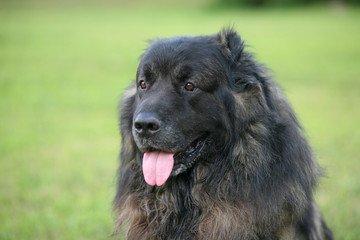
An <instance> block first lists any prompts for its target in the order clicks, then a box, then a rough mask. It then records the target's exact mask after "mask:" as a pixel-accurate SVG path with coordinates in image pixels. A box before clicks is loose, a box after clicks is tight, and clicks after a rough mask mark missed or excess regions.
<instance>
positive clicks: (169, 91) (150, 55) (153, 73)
mask: <svg viewBox="0 0 360 240" xmlns="http://www.w3.org/2000/svg"><path fill="white" fill-rule="evenodd" d="M214 42H215V40H214V39H212V38H211V37H207V38H205V37H181V38H172V39H165V40H160V41H157V42H155V43H154V44H152V45H151V46H150V47H149V48H148V50H147V51H146V52H145V53H144V55H143V56H142V59H141V63H140V65H139V68H138V72H137V79H136V85H137V96H136V104H135V110H134V115H133V126H132V133H133V136H134V139H135V142H136V144H137V147H138V148H139V149H140V151H142V152H144V156H143V162H142V165H143V166H142V167H143V173H144V177H145V180H146V182H147V183H148V184H150V185H159V186H160V185H162V184H164V183H165V181H166V180H167V179H168V178H169V176H170V175H172V176H175V175H178V174H180V173H182V172H185V171H187V170H188V169H190V168H192V167H193V165H194V164H195V163H197V162H198V161H200V160H201V158H203V157H205V156H206V155H208V154H210V153H211V151H214V146H215V143H216V142H217V141H220V138H221V137H222V136H221V133H222V132H223V130H224V128H225V126H224V123H226V120H224V119H223V118H224V116H225V115H226V110H225V109H224V103H223V102H222V101H223V100H222V99H224V95H226V91H227V90H226V89H228V87H226V86H227V85H228V81H227V75H226V70H225V69H224V68H223V63H222V61H223V60H224V59H222V55H221V52H220V50H219V49H218V47H217V46H216V44H214ZM230 95H231V94H230Z"/></svg>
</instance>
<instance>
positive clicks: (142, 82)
mask: <svg viewBox="0 0 360 240" xmlns="http://www.w3.org/2000/svg"><path fill="white" fill-rule="evenodd" d="M139 86H140V87H141V89H145V88H146V83H145V81H144V80H141V81H140V82H139Z"/></svg>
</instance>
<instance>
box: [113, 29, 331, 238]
mask: <svg viewBox="0 0 360 240" xmlns="http://www.w3.org/2000/svg"><path fill="white" fill-rule="evenodd" d="M121 134H122V145H123V146H122V151H121V160H122V161H121V167H120V169H119V182H118V189H117V195H116V197H115V200H114V205H115V211H116V216H117V220H116V222H117V229H118V231H119V232H121V234H126V237H127V239H134V240H139V239H206V240H210V239H332V234H331V231H330V230H329V229H328V228H327V226H326V224H325V222H324V220H323V218H322V216H321V213H320V212H319V209H318V207H317V205H316V203H315V202H314V200H313V194H312V191H313V189H314V187H315V185H316V179H317V177H318V175H319V174H320V170H319V167H318V165H317V163H316V162H315V161H314V157H313V154H312V151H311V149H310V147H309V145H308V143H307V141H306V140H305V138H304V136H303V134H302V129H301V127H300V125H299V123H298V121H297V120H296V117H295V115H294V113H293V111H292V110H291V108H290V106H289V104H288V102H287V101H286V100H285V99H284V97H283V95H282V94H281V92H280V91H279V88H278V86H277V85H276V84H275V83H274V82H273V81H272V80H271V79H270V78H269V76H268V75H267V74H266V71H265V70H264V68H263V66H261V65H259V64H258V63H256V62H255V61H254V59H253V57H252V55H251V54H249V53H248V52H246V51H245V50H244V42H243V41H242V40H241V39H240V37H239V35H238V34H237V33H236V32H235V31H233V30H231V29H228V30H223V31H221V32H220V33H218V34H215V35H210V36H197V37H191V36H184V37H174V38H169V39H160V40H157V41H154V42H153V43H152V44H151V45H150V46H149V47H148V49H147V50H146V52H145V53H144V54H143V55H142V57H141V62H140V65H139V68H138V71H137V77H136V83H135V84H134V85H133V86H132V87H130V88H129V89H128V90H127V91H126V92H125V94H124V98H123V102H122V111H121Z"/></svg>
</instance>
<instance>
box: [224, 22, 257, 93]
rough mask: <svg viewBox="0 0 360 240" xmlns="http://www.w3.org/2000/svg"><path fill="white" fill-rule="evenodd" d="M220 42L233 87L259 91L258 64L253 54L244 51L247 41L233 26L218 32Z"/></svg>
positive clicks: (240, 90)
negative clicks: (253, 59) (242, 38)
mask: <svg viewBox="0 0 360 240" xmlns="http://www.w3.org/2000/svg"><path fill="white" fill-rule="evenodd" d="M218 43H219V44H220V46H221V52H222V54H223V55H224V56H225V58H226V60H227V62H228V64H229V70H230V76H229V81H230V85H231V87H232V89H233V90H234V91H235V92H244V91H258V90H259V88H260V84H259V81H258V78H257V73H256V71H257V69H258V66H257V65H256V64H255V62H254V61H252V56H251V54H249V53H247V52H245V51H244V47H245V43H244V41H243V40H241V37H240V36H239V35H238V34H237V32H236V31H235V30H234V29H232V28H230V29H223V30H222V31H220V32H219V33H218Z"/></svg>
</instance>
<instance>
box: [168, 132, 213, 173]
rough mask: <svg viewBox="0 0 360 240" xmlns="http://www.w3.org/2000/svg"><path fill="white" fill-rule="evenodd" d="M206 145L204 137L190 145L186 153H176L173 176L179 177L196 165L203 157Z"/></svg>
mask: <svg viewBox="0 0 360 240" xmlns="http://www.w3.org/2000/svg"><path fill="white" fill-rule="evenodd" d="M205 145H206V140H205V137H202V138H200V139H197V140H196V141H194V142H193V143H192V144H190V146H189V147H187V148H186V149H185V150H184V151H181V152H177V153H175V155H174V167H173V170H172V172H171V176H176V175H179V174H180V173H183V172H185V171H186V170H187V169H189V168H191V167H192V166H194V164H195V163H196V162H197V161H198V160H199V159H200V158H201V157H202V156H203V151H202V150H203V149H204V148H205Z"/></svg>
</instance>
